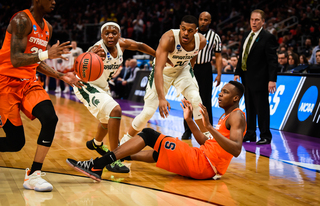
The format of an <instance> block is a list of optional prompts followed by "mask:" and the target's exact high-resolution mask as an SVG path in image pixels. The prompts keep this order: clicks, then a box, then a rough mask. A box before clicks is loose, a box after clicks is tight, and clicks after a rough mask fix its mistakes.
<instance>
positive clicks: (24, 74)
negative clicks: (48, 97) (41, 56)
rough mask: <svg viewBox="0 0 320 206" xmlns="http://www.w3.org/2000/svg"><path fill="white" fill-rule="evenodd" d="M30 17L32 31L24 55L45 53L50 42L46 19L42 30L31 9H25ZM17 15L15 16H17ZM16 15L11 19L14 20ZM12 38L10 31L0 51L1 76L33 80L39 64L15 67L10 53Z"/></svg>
mask: <svg viewBox="0 0 320 206" xmlns="http://www.w3.org/2000/svg"><path fill="white" fill-rule="evenodd" d="M20 12H24V13H26V14H27V15H28V17H29V19H30V20H31V22H32V31H31V33H30V34H29V35H28V43H27V47H26V50H25V51H24V53H27V54H31V53H38V52H41V51H45V50H46V49H47V44H48V41H49V39H50V38H49V28H48V25H47V22H46V20H45V19H43V21H44V28H43V29H41V28H40V26H39V25H38V24H37V22H36V21H35V20H34V18H33V16H32V14H31V12H30V11H29V9H25V10H23V11H20ZM17 14H18V13H16V14H15V15H17ZM15 15H14V16H13V17H12V18H11V19H13V18H14V17H15ZM11 36H12V34H10V33H9V32H8V31H6V36H5V39H4V42H3V46H2V48H1V50H0V75H3V76H10V77H15V78H20V79H33V78H35V75H36V68H37V67H38V66H39V63H34V64H31V65H27V66H21V67H13V65H12V63H11V58H10V51H11Z"/></svg>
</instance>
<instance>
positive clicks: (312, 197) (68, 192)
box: [0, 95, 320, 205]
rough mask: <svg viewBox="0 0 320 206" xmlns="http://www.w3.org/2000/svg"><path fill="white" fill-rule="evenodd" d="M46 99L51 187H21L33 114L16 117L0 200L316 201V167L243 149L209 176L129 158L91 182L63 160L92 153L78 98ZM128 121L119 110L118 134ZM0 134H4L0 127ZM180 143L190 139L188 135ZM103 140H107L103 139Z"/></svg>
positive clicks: (30, 153)
mask: <svg viewBox="0 0 320 206" xmlns="http://www.w3.org/2000/svg"><path fill="white" fill-rule="evenodd" d="M50 97H51V99H52V102H53V104H54V106H55V109H56V112H57V115H58V117H59V122H58V126H57V130H56V135H55V140H54V142H53V144H52V147H51V149H50V151H49V153H48V155H47V158H46V160H45V162H44V166H43V171H45V172H48V173H49V174H47V176H46V177H45V178H46V179H47V180H49V181H50V182H51V183H52V184H53V187H54V190H53V192H52V193H45V194H39V193H36V192H34V191H28V190H24V189H23V186H22V184H23V178H24V169H25V168H27V167H30V166H31V164H32V160H33V157H34V153H35V145H36V141H37V136H38V133H39V130H40V127H41V125H40V123H39V121H38V120H34V121H30V120H29V119H27V118H26V117H25V116H24V115H22V118H23V123H24V130H25V134H26V145H25V147H24V148H23V149H22V150H21V151H20V152H16V153H0V166H1V167H2V168H0V200H1V201H0V205H24V204H25V205H34V204H30V200H34V198H38V199H40V200H43V201H42V202H40V203H39V202H37V205H58V204H60V205H107V203H111V205H178V204H179V205H182V204H183V205H205V204H207V203H212V204H214V205H319V204H320V197H319V192H320V187H319V185H320V184H319V183H320V181H319V173H318V172H314V171H311V170H307V169H304V168H301V167H298V166H295V165H290V164H286V163H284V162H280V161H277V160H274V159H269V158H267V157H263V156H260V155H258V154H257V155H256V154H253V153H248V152H246V151H245V150H244V149H243V151H242V153H241V154H240V156H239V157H238V158H234V159H233V160H232V162H231V164H230V166H229V168H228V170H227V173H226V174H225V175H224V176H223V177H222V179H221V180H217V181H215V180H193V179H189V178H185V177H182V176H179V175H176V174H173V173H170V172H167V171H165V170H162V169H160V168H157V167H155V164H150V163H142V162H134V161H132V162H125V164H126V165H127V166H128V167H130V169H131V172H130V173H128V174H118V173H112V172H108V171H106V170H105V171H104V173H103V175H102V178H103V179H104V180H106V181H103V182H102V183H94V182H93V181H92V180H91V179H89V178H84V177H80V176H83V175H82V174H81V173H79V172H77V171H74V170H73V169H72V168H71V167H69V166H68V165H67V164H66V162H65V161H66V158H74V159H77V160H87V159H90V158H95V157H97V153H96V152H94V151H90V150H88V149H87V148H86V147H85V142H86V141H87V140H90V139H92V138H93V137H94V135H95V132H96V126H97V123H98V122H97V120H96V119H95V118H93V117H92V115H91V114H90V113H89V112H88V111H87V109H86V108H85V107H84V106H83V105H82V104H80V103H78V102H74V101H71V100H68V99H64V98H59V97H55V96H52V95H50ZM131 122H132V118H129V117H126V116H123V118H122V123H121V128H120V129H121V134H120V136H121V137H122V135H123V133H124V131H126V130H127V128H128V127H129V126H130V124H131ZM148 126H150V127H152V128H155V129H157V130H158V131H161V132H164V133H165V134H168V135H171V136H180V135H181V132H180V133H179V132H177V131H173V130H172V131H171V130H170V129H168V128H164V127H160V126H155V125H150V124H148ZM0 136H4V132H3V131H2V130H0ZM186 142H187V143H189V144H190V145H191V144H192V142H191V141H190V140H188V141H186ZM105 143H106V144H107V145H108V141H107V140H106V141H105ZM3 167H6V168H19V169H5V168H3ZM52 173H56V174H52ZM61 174H69V175H61ZM135 185H138V186H140V187H136V186H135ZM148 188H149V189H148ZM161 191H163V192H161ZM51 194H52V195H51ZM26 196H30V197H29V198H26ZM35 196H38V197H35ZM44 200H45V201H44ZM28 201H29V203H28Z"/></svg>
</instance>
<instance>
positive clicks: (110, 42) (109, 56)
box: [73, 22, 155, 173]
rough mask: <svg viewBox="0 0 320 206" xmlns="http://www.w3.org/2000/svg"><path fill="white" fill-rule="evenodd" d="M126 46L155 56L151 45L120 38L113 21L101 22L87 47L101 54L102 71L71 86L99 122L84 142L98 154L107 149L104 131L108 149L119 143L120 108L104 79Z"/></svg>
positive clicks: (117, 166) (115, 167) (117, 168)
mask: <svg viewBox="0 0 320 206" xmlns="http://www.w3.org/2000/svg"><path fill="white" fill-rule="evenodd" d="M126 49H127V50H136V51H140V52H143V53H146V54H149V55H152V56H155V51H154V49H152V48H151V47H149V46H148V45H146V44H144V43H140V42H136V41H134V40H131V39H125V38H121V36H120V27H119V25H118V24H116V23H114V22H108V23H105V24H104V25H103V26H102V27H101V40H100V41H98V42H97V43H95V44H94V46H92V47H90V48H89V50H88V51H91V52H94V53H97V54H98V55H99V56H100V57H102V60H103V63H104V72H103V73H102V75H101V77H100V78H98V79H97V80H95V81H92V82H88V83H84V85H85V87H82V89H78V88H77V87H73V89H74V93H75V95H76V96H77V97H78V98H79V100H80V101H81V102H82V103H83V104H84V105H85V106H86V107H87V108H88V110H89V111H90V112H91V114H92V115H93V116H95V117H96V118H97V119H98V120H99V122H100V123H99V125H98V131H97V134H96V136H95V138H94V139H93V140H90V141H88V142H87V147H88V148H89V149H91V150H96V151H97V152H98V153H99V154H101V155H103V154H105V153H106V152H107V151H108V149H107V148H106V147H105V146H104V145H103V142H102V141H103V138H104V137H105V136H106V135H107V133H108V132H109V142H110V150H111V151H112V150H114V149H116V148H117V147H118V143H119V129H120V120H121V108H120V106H119V104H118V103H117V102H116V101H115V100H114V99H113V98H112V96H111V92H110V90H109V84H108V81H109V80H110V79H111V78H112V75H113V74H114V73H115V72H116V71H117V69H118V68H119V67H120V66H121V64H122V62H123V52H124V50H126ZM103 56H105V57H103ZM106 168H107V169H108V170H109V171H112V172H118V173H127V172H129V171H130V170H129V168H127V167H126V166H125V165H123V164H122V163H121V161H116V162H115V163H112V164H110V165H107V167H106Z"/></svg>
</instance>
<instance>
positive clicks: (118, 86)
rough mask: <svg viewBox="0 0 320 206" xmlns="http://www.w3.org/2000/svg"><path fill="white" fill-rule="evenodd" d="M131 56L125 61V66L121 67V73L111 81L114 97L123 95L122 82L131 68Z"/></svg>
mask: <svg viewBox="0 0 320 206" xmlns="http://www.w3.org/2000/svg"><path fill="white" fill-rule="evenodd" d="M130 60H131V59H130V58H129V59H127V60H126V61H125V63H124V67H123V68H122V69H121V71H120V73H119V74H116V75H115V76H114V77H113V79H111V80H110V81H109V83H110V84H109V85H110V89H111V94H112V97H113V98H115V99H118V98H121V97H123V91H122V89H123V87H122V82H123V81H124V79H125V77H127V74H128V71H129V70H130Z"/></svg>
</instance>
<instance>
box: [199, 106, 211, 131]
mask: <svg viewBox="0 0 320 206" xmlns="http://www.w3.org/2000/svg"><path fill="white" fill-rule="evenodd" d="M199 107H200V113H201V114H202V123H203V125H204V126H205V127H206V128H208V127H210V126H211V123H210V120H209V115H208V111H207V108H206V107H205V106H204V105H203V104H201V103H199Z"/></svg>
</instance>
